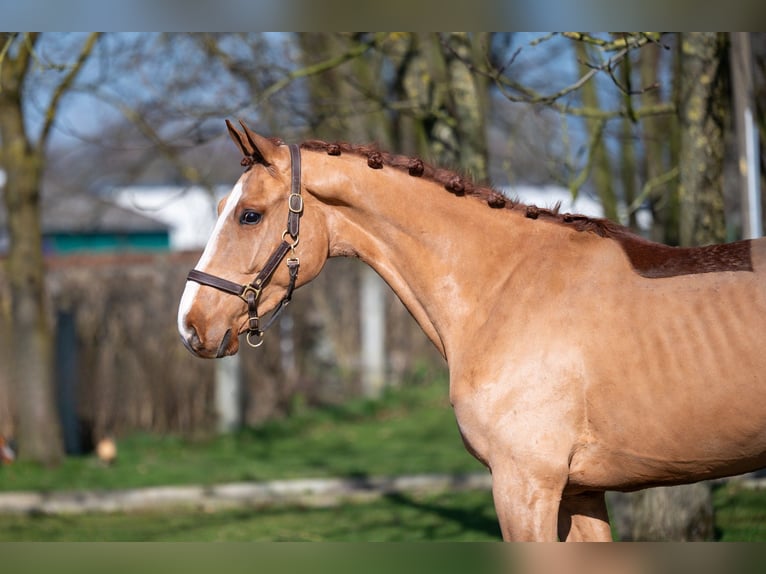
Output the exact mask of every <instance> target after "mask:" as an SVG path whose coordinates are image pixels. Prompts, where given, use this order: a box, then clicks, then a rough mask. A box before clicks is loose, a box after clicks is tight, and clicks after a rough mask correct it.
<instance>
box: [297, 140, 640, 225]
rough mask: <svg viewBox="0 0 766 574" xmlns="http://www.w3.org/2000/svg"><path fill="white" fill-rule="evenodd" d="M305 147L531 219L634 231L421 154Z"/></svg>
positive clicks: (341, 145) (313, 143) (316, 144)
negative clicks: (531, 201) (509, 190)
mask: <svg viewBox="0 0 766 574" xmlns="http://www.w3.org/2000/svg"><path fill="white" fill-rule="evenodd" d="M301 148H302V149H305V150H308V151H316V152H324V153H327V154H329V155H341V154H342V153H349V154H354V155H358V156H360V157H363V158H365V159H366V160H367V165H368V166H369V167H370V168H372V169H381V168H382V167H383V166H388V167H393V168H395V169H398V170H400V171H403V172H406V173H408V174H409V175H411V176H412V177H422V178H424V179H427V180H430V181H433V182H434V183H437V184H439V185H440V186H442V187H444V189H446V190H447V191H449V192H450V193H453V194H455V195H459V196H463V195H465V196H471V197H475V198H477V199H479V200H480V201H484V202H486V204H487V205H488V206H489V207H491V208H493V209H511V210H514V211H517V212H520V213H522V214H523V215H524V216H525V217H527V218H529V219H544V220H549V221H553V222H555V223H560V224H564V225H567V226H570V227H572V228H573V229H575V230H577V231H590V232H593V233H595V234H597V235H599V236H601V237H617V236H620V235H622V234H626V233H627V234H630V233H631V232H630V231H629V230H628V229H627V228H625V227H623V226H621V225H618V224H616V223H613V222H612V221H609V220H608V219H601V218H595V217H588V216H586V215H579V214H572V213H559V205H556V206H554V207H553V208H543V207H537V206H535V205H525V204H523V203H521V202H520V201H519V200H518V199H512V198H509V197H507V196H505V195H503V194H502V193H501V192H499V191H498V190H496V189H494V188H493V187H492V186H491V185H489V184H478V183H476V182H474V181H473V180H472V179H471V178H469V177H466V176H465V175H462V174H460V173H458V172H455V171H452V170H448V169H442V168H437V167H433V166H432V165H430V164H428V163H426V162H424V161H423V160H421V159H420V158H416V157H408V156H404V155H396V154H391V153H388V152H385V151H381V150H380V149H378V148H377V147H376V146H374V145H352V144H349V143H346V142H336V143H328V142H325V141H322V140H309V141H305V142H303V143H302V144H301Z"/></svg>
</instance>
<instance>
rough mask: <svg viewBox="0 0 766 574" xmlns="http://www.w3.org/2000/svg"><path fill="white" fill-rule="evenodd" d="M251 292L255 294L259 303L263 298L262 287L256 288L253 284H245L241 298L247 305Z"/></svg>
mask: <svg viewBox="0 0 766 574" xmlns="http://www.w3.org/2000/svg"><path fill="white" fill-rule="evenodd" d="M250 292H252V293H253V295H254V296H255V300H256V301H257V300H258V298H259V297H260V296H261V287H255V286H254V285H253V284H252V283H245V284H244V285H242V293H240V294H239V298H240V299H242V300H243V301H244V302H245V303H248V300H247V294H248V293H250Z"/></svg>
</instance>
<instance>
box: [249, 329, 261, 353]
mask: <svg viewBox="0 0 766 574" xmlns="http://www.w3.org/2000/svg"><path fill="white" fill-rule="evenodd" d="M253 333H255V334H256V336H257V337H258V342H257V343H253V342H252V341H251V340H250V335H252V334H253ZM245 339H246V340H247V344H248V345H250V346H251V347H252V348H253V349H255V348H257V347H260V346H261V345H263V331H248V332H247V335H245Z"/></svg>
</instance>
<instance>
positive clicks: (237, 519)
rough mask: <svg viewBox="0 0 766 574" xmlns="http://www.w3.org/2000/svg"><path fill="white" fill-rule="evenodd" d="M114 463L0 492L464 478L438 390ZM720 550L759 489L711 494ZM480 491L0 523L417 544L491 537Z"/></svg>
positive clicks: (49, 530) (21, 482)
mask: <svg viewBox="0 0 766 574" xmlns="http://www.w3.org/2000/svg"><path fill="white" fill-rule="evenodd" d="M118 444H119V459H118V461H117V463H116V464H115V465H113V466H111V467H105V466H103V465H101V464H99V463H98V461H96V460H95V459H94V458H93V457H80V458H70V459H68V460H67V461H66V463H65V464H63V465H62V466H61V467H59V468H56V469H52V470H46V469H42V468H39V467H36V466H34V465H28V464H23V463H17V464H14V465H11V466H6V467H0V490H5V491H8V490H42V491H52V490H77V489H94V488H97V489H98V488H135V487H141V486H156V485H165V484H214V483H220V482H232V481H242V480H271V479H286V478H298V477H301V478H305V477H331V476H354V475H396V474H414V473H420V472H471V471H481V470H482V467H481V465H479V463H477V462H476V461H475V460H474V459H473V458H472V457H471V456H470V455H468V454H467V453H466V451H465V449H464V447H463V445H462V441H461V440H460V437H459V435H458V432H457V426H456V424H455V421H454V416H453V413H452V409H451V408H450V406H449V402H448V398H447V386H446V383H445V382H444V381H441V382H438V383H434V384H429V385H413V386H407V387H403V388H400V389H396V390H391V391H389V392H388V393H387V394H386V395H385V396H384V397H383V398H382V399H381V400H379V401H374V402H373V401H364V400H354V401H350V402H348V403H347V404H346V405H344V406H341V407H333V408H323V409H317V410H311V411H308V410H307V411H304V412H302V413H301V414H298V415H296V416H293V417H291V418H289V419H286V420H282V421H276V422H271V423H268V424H266V425H263V426H261V427H259V428H255V429H248V430H245V431H242V432H240V433H237V434H235V435H230V436H225V437H209V438H207V439H194V440H192V439H184V438H181V437H176V436H160V437H158V436H150V435H135V436H129V437H122V438H120V440H119V443H118ZM714 504H715V510H716V528H717V531H718V535H719V539H720V540H724V541H766V491H752V490H743V489H741V488H738V487H737V486H736V484H733V483H730V484H727V485H724V486H719V487H716V488H715V490H714ZM498 539H499V530H498V527H497V523H496V519H495V513H494V509H493V506H492V499H491V495H490V493H489V492H462V493H443V494H427V495H426V494H422V495H420V494H419V495H414V494H402V495H395V496H387V497H384V498H382V499H379V500H376V501H374V502H367V503H357V504H346V505H341V506H337V507H334V508H326V509H317V508H303V507H275V508H268V509H256V508H240V509H236V510H223V509H219V510H216V511H205V510H199V509H194V508H176V509H173V510H172V511H170V510H163V511H160V510H158V511H153V512H135V513H115V514H92V515H78V516H7V515H6V516H3V515H0V540H2V541H16V540H45V541H56V540H59V541H123V540H124V541H133V540H143V541H155V540H157V541H159V540H161V541H213V540H230V541H243V540H258V541H280V540H292V541H308V540H323V541H363V540H364V541H371V540H375V541H417V540H455V541H458V540H472V541H479V540H498Z"/></svg>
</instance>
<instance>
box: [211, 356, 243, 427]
mask: <svg viewBox="0 0 766 574" xmlns="http://www.w3.org/2000/svg"><path fill="white" fill-rule="evenodd" d="M215 410H216V415H217V417H218V420H217V428H218V432H219V433H222V434H224V433H229V432H233V431H236V430H238V429H239V428H241V426H242V414H243V413H242V411H243V407H242V369H241V365H240V357H239V355H232V356H230V357H223V358H221V359H216V361H215Z"/></svg>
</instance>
